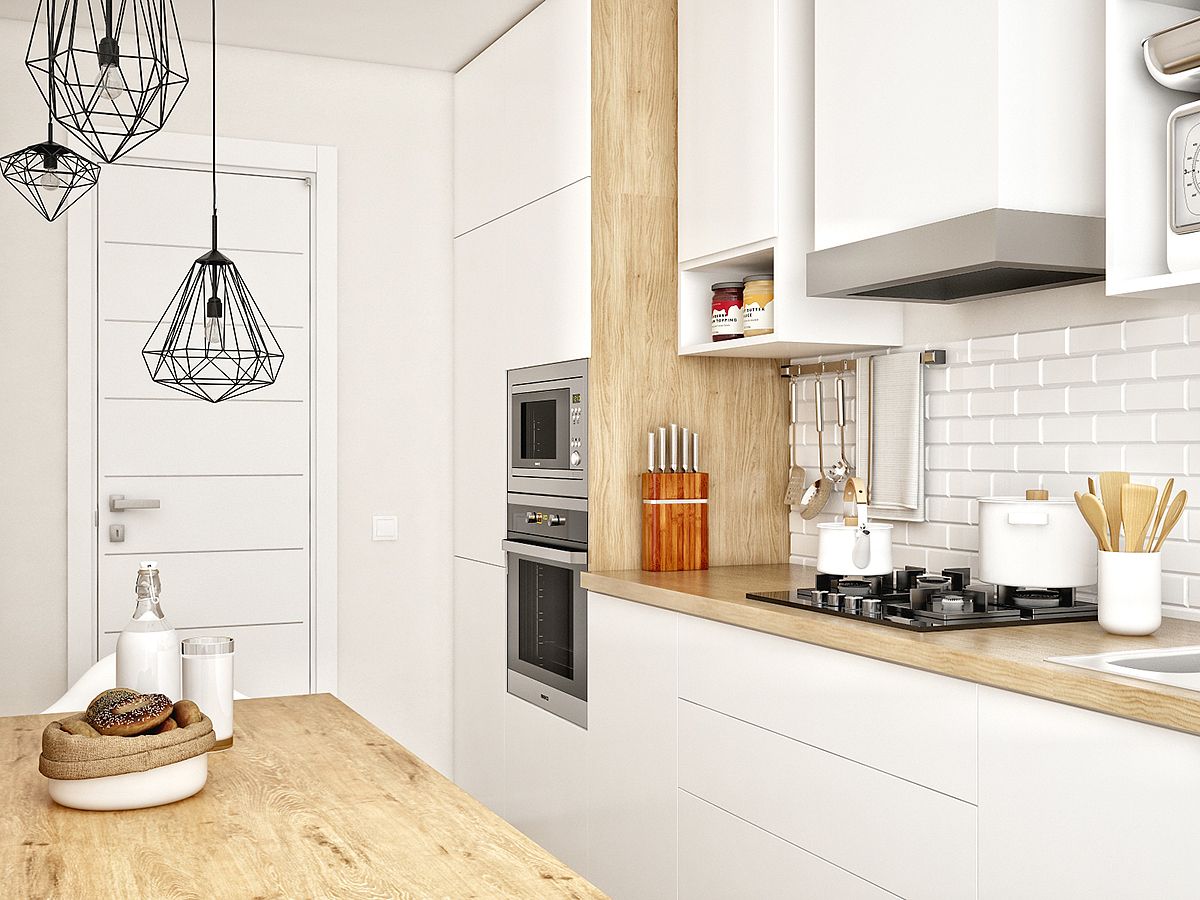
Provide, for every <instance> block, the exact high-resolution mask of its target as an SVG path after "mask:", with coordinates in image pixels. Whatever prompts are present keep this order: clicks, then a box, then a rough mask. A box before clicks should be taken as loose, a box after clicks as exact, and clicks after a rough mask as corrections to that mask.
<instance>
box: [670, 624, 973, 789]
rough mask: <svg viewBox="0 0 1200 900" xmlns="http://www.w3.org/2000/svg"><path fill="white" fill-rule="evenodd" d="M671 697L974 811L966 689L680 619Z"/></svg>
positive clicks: (938, 678)
mask: <svg viewBox="0 0 1200 900" xmlns="http://www.w3.org/2000/svg"><path fill="white" fill-rule="evenodd" d="M679 695H680V697H682V698H683V699H685V700H691V701H693V702H695V703H698V704H700V705H701V706H707V707H709V708H710V709H715V710H718V711H720V712H723V713H726V714H728V715H731V716H736V717H737V718H739V719H744V720H746V721H747V722H752V723H754V724H756V725H761V726H762V727H763V728H767V729H770V730H771V731H777V732H779V733H780V734H784V735H787V736H788V737H792V738H795V739H796V740H799V741H804V742H805V743H806V744H811V745H813V746H815V747H821V748H823V749H825V750H829V751H830V752H832V753H836V754H838V755H839V756H844V757H847V758H848V759H853V760H856V761H858V762H861V763H864V764H865V765H868V766H872V767H873V768H876V769H881V770H883V771H885V772H891V773H892V774H894V775H898V776H900V777H901V778H905V779H908V780H909V781H914V782H916V783H917V784H922V785H925V786H926V787H930V788H933V789H934V790H937V791H942V792H943V793H946V794H949V795H951V796H952V797H957V798H959V799H960V800H966V801H967V802H968V803H974V802H976V798H977V795H978V773H977V769H976V755H977V749H978V734H977V733H978V691H977V688H976V686H975V685H974V684H972V683H970V682H966V681H959V680H958V679H956V678H949V677H947V676H943V675H934V674H932V673H929V672H921V671H918V670H916V669H910V668H907V667H905V666H899V665H895V664H894V663H886V662H880V661H879V660H874V659H867V658H865V657H861V656H855V655H854V654H852V653H844V652H842V651H840V650H830V649H827V648H825V647H816V646H813V645H812V644H805V643H802V642H800V641H793V640H789V639H787V638H781V637H777V636H775V635H769V634H762V633H760V632H757V631H749V630H747V629H744V628H737V627H734V626H732V625H725V624H722V623H720V622H710V621H708V620H706V619H698V618H695V617H694V616H680V621H679Z"/></svg>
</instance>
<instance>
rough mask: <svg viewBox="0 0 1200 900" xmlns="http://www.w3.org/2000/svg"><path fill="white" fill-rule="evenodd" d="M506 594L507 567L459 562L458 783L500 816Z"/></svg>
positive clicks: (456, 637) (456, 627) (456, 635)
mask: <svg viewBox="0 0 1200 900" xmlns="http://www.w3.org/2000/svg"><path fill="white" fill-rule="evenodd" d="M505 592H506V576H505V570H504V569H503V568H502V567H500V566H493V565H489V564H487V563H481V562H476V561H475V560H470V559H461V558H456V559H455V560H454V781H455V783H456V784H457V785H458V786H459V787H461V788H462V789H463V790H464V791H466V792H467V793H468V794H470V795H471V796H472V797H474V798H475V799H476V800H478V801H480V802H481V803H483V804H484V805H485V806H487V807H488V808H489V809H491V810H492V811H493V812H495V813H497V814H498V815H501V816H503V815H504V698H505V696H506V694H507V672H508V663H507V651H506V648H505V634H506V633H507V631H508V621H507V612H506V609H507V603H506V598H505Z"/></svg>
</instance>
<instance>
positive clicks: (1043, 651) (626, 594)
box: [581, 565, 1200, 734]
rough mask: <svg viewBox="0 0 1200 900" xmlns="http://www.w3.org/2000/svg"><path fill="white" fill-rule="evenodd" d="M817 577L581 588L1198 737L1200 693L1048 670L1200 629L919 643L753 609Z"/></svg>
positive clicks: (1041, 631)
mask: <svg viewBox="0 0 1200 900" xmlns="http://www.w3.org/2000/svg"><path fill="white" fill-rule="evenodd" d="M816 574H817V572H816V569H813V568H809V567H806V566H795V565H771V566H726V567H720V568H709V569H707V570H706V571H702V572H643V571H642V570H640V569H632V570H626V571H613V572H585V573H584V574H583V576H582V578H581V583H582V585H583V587H585V588H587V589H588V590H589V591H598V592H599V593H602V594H608V595H609V596H612V597H620V598H623V599H626V600H632V601H635V602H638V603H645V604H647V605H649V606H658V607H661V608H663V609H673V610H676V611H677V612H682V613H687V614H688V615H693V616H699V617H701V618H704V619H712V620H713V621H717V622H725V623H728V624H730V625H737V626H740V627H742V628H752V629H754V630H755V631H763V632H766V633H768V634H776V635H780V636H782V637H786V638H792V639H794V640H799V641H804V642H805V643H809V644H817V645H819V646H822V647H831V648H833V649H835V650H845V651H847V652H849V653H857V654H859V655H860V656H869V657H871V658H873V659H881V660H885V661H887V662H894V663H900V664H901V665H906V666H912V667H913V668H917V669H924V670H926V671H928V672H937V673H939V674H942V675H951V676H954V677H955V678H962V679H965V680H967V681H974V682H977V683H979V684H986V685H991V686H992V687H998V688H1004V689H1006V690H1010V691H1017V692H1019V693H1022V694H1029V695H1031V696H1034V697H1041V698H1043V699H1046V700H1055V701H1057V702H1060V703H1069V704H1071V705H1072V706H1079V707H1082V708H1084V709H1091V710H1096V711H1097V712H1103V713H1111V714H1113V715H1118V716H1124V717H1125V718H1129V719H1136V720H1138V721H1141V722H1148V723H1150V724H1153V725H1161V726H1164V727H1166V728H1174V729H1177V730H1179V731H1187V732H1190V733H1192V734H1200V692H1196V691H1189V690H1185V689H1183V688H1177V687H1171V686H1169V685H1160V684H1154V683H1153V682H1149V681H1139V680H1137V679H1133V678H1122V677H1121V676H1119V675H1108V674H1105V673H1103V672H1091V671H1088V670H1086V669H1077V668H1074V667H1071V666H1064V665H1061V664H1059V663H1051V662H1046V658H1047V657H1049V656H1077V655H1082V654H1089V653H1108V652H1111V651H1115V650H1151V649H1155V648H1163V647H1184V646H1191V645H1200V622H1189V621H1184V620H1181V619H1163V624H1162V627H1161V628H1160V629H1159V630H1158V631H1157V632H1155V633H1154V634H1152V635H1149V636H1147V637H1126V636H1121V635H1115V634H1108V633H1107V632H1105V631H1104V630H1103V629H1102V628H1101V627H1100V626H1099V625H1098V624H1097V623H1095V622H1071V623H1065V624H1059V625H1028V626H1014V627H1009V628H979V629H972V630H966V631H949V632H943V633H941V634H919V633H916V632H911V631H902V630H900V629H898V628H887V627H884V626H881V625H872V624H870V623H867V622H855V621H852V620H850V619H844V618H839V617H836V616H829V615H825V614H822V613H818V612H809V611H808V610H803V609H789V608H787V607H782V606H777V605H774V604H771V603H765V602H761V601H757V600H747V599H746V593H747V592H748V591H780V590H786V589H788V588H796V587H812V586H813V584H814V582H815V580H816Z"/></svg>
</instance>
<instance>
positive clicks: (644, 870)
mask: <svg viewBox="0 0 1200 900" xmlns="http://www.w3.org/2000/svg"><path fill="white" fill-rule="evenodd" d="M677 622H678V614H677V613H674V612H670V611H669V610H664V609H656V608H655V607H651V606H643V605H642V604H640V603H631V602H629V601H627V600H618V599H615V598H613V597H607V596H605V595H603V594H597V593H596V592H594V591H591V592H589V593H588V880H589V881H591V882H592V883H593V884H594V885H596V887H598V888H600V890H602V891H604V892H605V893H606V894H609V895H611V896H612V897H614V898H617V900H662V898H673V897H674V896H675V877H676V866H675V854H676V849H675V847H676V842H675V831H676V813H675V807H676V787H675V783H676V777H675V769H676V748H675V734H676V721H675V711H676V704H677V700H676V697H677V687H676V628H677Z"/></svg>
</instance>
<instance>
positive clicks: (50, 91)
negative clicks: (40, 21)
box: [46, 0, 58, 144]
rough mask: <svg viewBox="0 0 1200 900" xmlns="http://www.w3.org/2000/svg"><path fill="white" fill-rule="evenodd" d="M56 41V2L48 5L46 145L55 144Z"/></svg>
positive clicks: (51, 0) (52, 0) (50, 2)
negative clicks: (48, 113)
mask: <svg viewBox="0 0 1200 900" xmlns="http://www.w3.org/2000/svg"><path fill="white" fill-rule="evenodd" d="M55 44H56V41H55V40H54V0H49V2H48V3H47V4H46V56H47V57H48V60H47V63H46V94H47V96H48V97H49V98H50V103H49V107H50V116H49V118H47V119H46V143H48V144H53V143H54V64H55V57H56V56H58V53H57V52H56V51H57V47H56V46H55Z"/></svg>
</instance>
